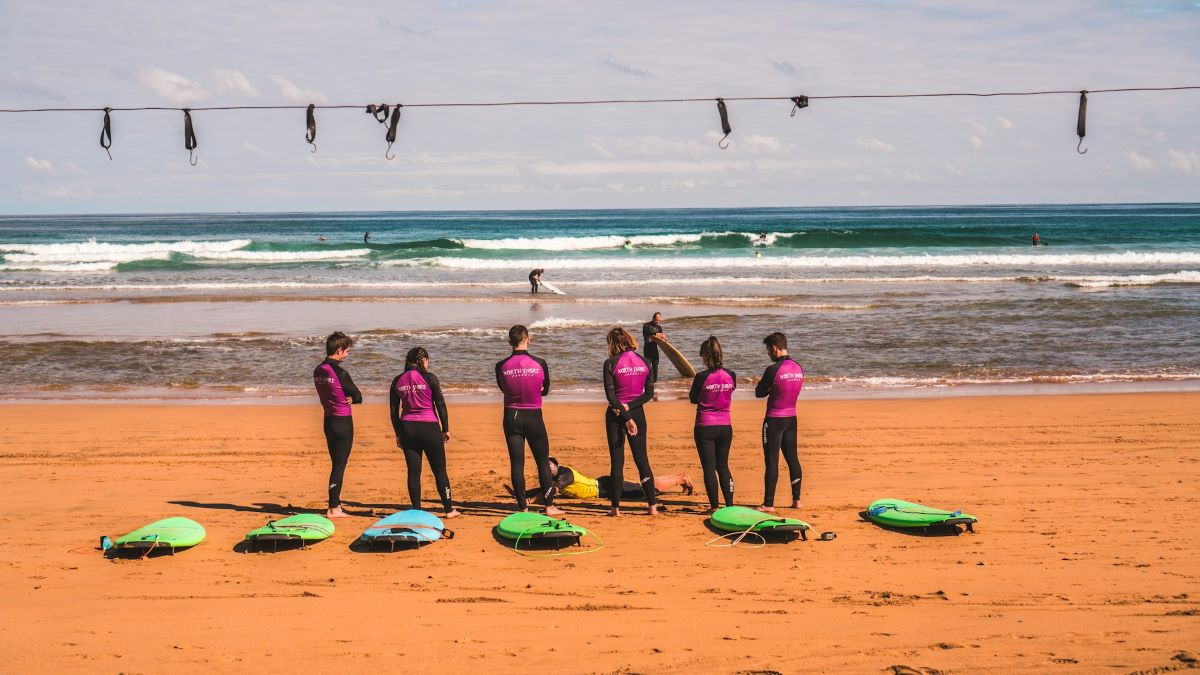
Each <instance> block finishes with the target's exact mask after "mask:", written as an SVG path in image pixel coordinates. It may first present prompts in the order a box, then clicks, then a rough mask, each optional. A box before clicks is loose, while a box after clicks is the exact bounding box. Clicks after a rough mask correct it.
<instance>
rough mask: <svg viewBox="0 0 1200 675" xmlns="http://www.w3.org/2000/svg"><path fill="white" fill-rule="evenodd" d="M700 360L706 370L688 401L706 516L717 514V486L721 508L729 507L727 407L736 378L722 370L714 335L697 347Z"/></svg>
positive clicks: (730, 433) (729, 423) (730, 441)
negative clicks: (705, 494) (693, 409)
mask: <svg viewBox="0 0 1200 675" xmlns="http://www.w3.org/2000/svg"><path fill="white" fill-rule="evenodd" d="M700 359H701V360H702V361H704V366H705V368H706V370H704V371H702V372H699V373H696V377H695V379H693V380H692V389H691V392H690V393H689V394H688V399H689V400H690V401H691V402H692V403H695V404H696V427H695V430H694V431H693V435H694V436H695V438H696V452H698V453H700V466H701V467H703V470H704V489H705V491H707V492H708V505H709V510H708V512H709V513H712V512H713V511H716V510H717V490H718V485H719V486H720V492H721V496H722V497H724V498H725V506H733V475H732V474H730V472H729V446H730V445H732V444H733V422H732V421H731V420H730V416H729V407H730V404H731V403H732V401H733V391H734V390H735V389H737V375H735V374H734V372H733V371H732V370H728V369H726V368H725V367H723V365H722V363H723V360H724V358H723V354H722V351H721V342H720V341H719V340H717V338H716V336H715V335H712V336H709V338H708V339H707V340H705V341H704V342H703V343H701V344H700Z"/></svg>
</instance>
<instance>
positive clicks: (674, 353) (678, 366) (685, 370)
mask: <svg viewBox="0 0 1200 675" xmlns="http://www.w3.org/2000/svg"><path fill="white" fill-rule="evenodd" d="M651 339H652V340H654V341H655V342H656V343H658V348H659V349H660V350H662V353H664V354H666V355H667V359H669V360H670V361H671V365H673V366H675V370H678V371H679V374H680V375H682V376H683V377H695V376H696V369H695V368H693V367H692V364H691V363H688V360H687V357H685V356H684V355H683V354H682V353H680V351H679V350H678V349H676V348H675V345H673V344H671V343H670V342H667V341H666V340H662V339H659V337H658V336H657V335H656V336H654V337H652V338H651Z"/></svg>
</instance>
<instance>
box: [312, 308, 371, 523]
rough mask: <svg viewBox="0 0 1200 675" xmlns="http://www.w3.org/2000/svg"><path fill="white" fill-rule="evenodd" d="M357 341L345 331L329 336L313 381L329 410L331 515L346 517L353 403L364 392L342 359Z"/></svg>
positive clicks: (360, 400)
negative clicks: (344, 500)
mask: <svg viewBox="0 0 1200 675" xmlns="http://www.w3.org/2000/svg"><path fill="white" fill-rule="evenodd" d="M353 344H354V340H352V339H350V336H348V335H346V334H345V333H342V332H337V333H333V334H332V335H330V336H329V337H327V338H325V361H324V362H322V363H321V365H319V366H317V368H316V370H314V371H313V384H314V385H316V388H317V398H319V399H320V401H321V407H322V408H323V409H324V410H325V425H324V426H325V444H326V445H327V446H328V448H329V461H330V462H331V464H332V468H331V469H330V470H329V508H328V510H326V511H325V515H326V516H328V517H329V518H345V517H347V516H348V515H349V514H347V513H346V512H345V511H343V510H342V481H343V479H344V478H345V474H346V464H347V463H349V461H350V448H351V446H353V445H354V418H353V417H351V411H350V404H352V403H362V400H363V399H362V393H361V392H360V391H359V390H358V387H356V386H354V380H352V379H350V373H348V372H346V370H345V369H344V368H342V361H345V360H346V356H347V355H348V354H349V353H350V347H351V346H353Z"/></svg>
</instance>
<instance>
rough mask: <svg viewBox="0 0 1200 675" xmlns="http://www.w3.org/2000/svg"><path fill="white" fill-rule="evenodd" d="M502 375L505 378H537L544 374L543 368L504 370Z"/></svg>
mask: <svg viewBox="0 0 1200 675" xmlns="http://www.w3.org/2000/svg"><path fill="white" fill-rule="evenodd" d="M500 374H501V375H503V376H505V377H536V376H538V375H541V374H542V369H541V368H510V369H509V370H502V371H500Z"/></svg>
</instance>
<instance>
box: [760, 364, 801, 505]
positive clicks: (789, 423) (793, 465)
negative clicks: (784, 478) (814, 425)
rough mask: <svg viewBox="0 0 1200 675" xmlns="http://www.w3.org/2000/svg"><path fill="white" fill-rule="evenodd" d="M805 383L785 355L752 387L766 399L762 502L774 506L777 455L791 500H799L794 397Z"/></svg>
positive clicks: (799, 480)
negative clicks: (784, 466) (783, 463)
mask: <svg viewBox="0 0 1200 675" xmlns="http://www.w3.org/2000/svg"><path fill="white" fill-rule="evenodd" d="M803 386H804V370H803V369H802V368H801V367H800V364H798V363H796V362H795V361H793V360H792V359H791V358H789V357H787V356H781V357H779V358H778V359H776V360H775V362H774V363H772V364H771V365H770V366H768V367H767V369H766V371H764V372H763V376H762V379H761V380H759V381H758V384H757V385H756V386H755V387H754V395H755V396H756V397H758V398H766V399H767V414H766V417H765V418H764V419H763V427H762V443H763V460H764V470H763V505H764V506H774V505H775V484H776V481H777V480H778V477H779V454H780V452H782V453H783V459H784V460H785V461H786V462H787V465H788V476H789V478H790V479H791V487H792V501H793V502H796V501H799V499H800V482H801V480H802V479H803V478H804V471H803V469H802V468H801V466H800V457H799V455H798V454H797V452H796V397H797V395H798V394H799V393H800V389H801V388H802V387H803Z"/></svg>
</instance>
